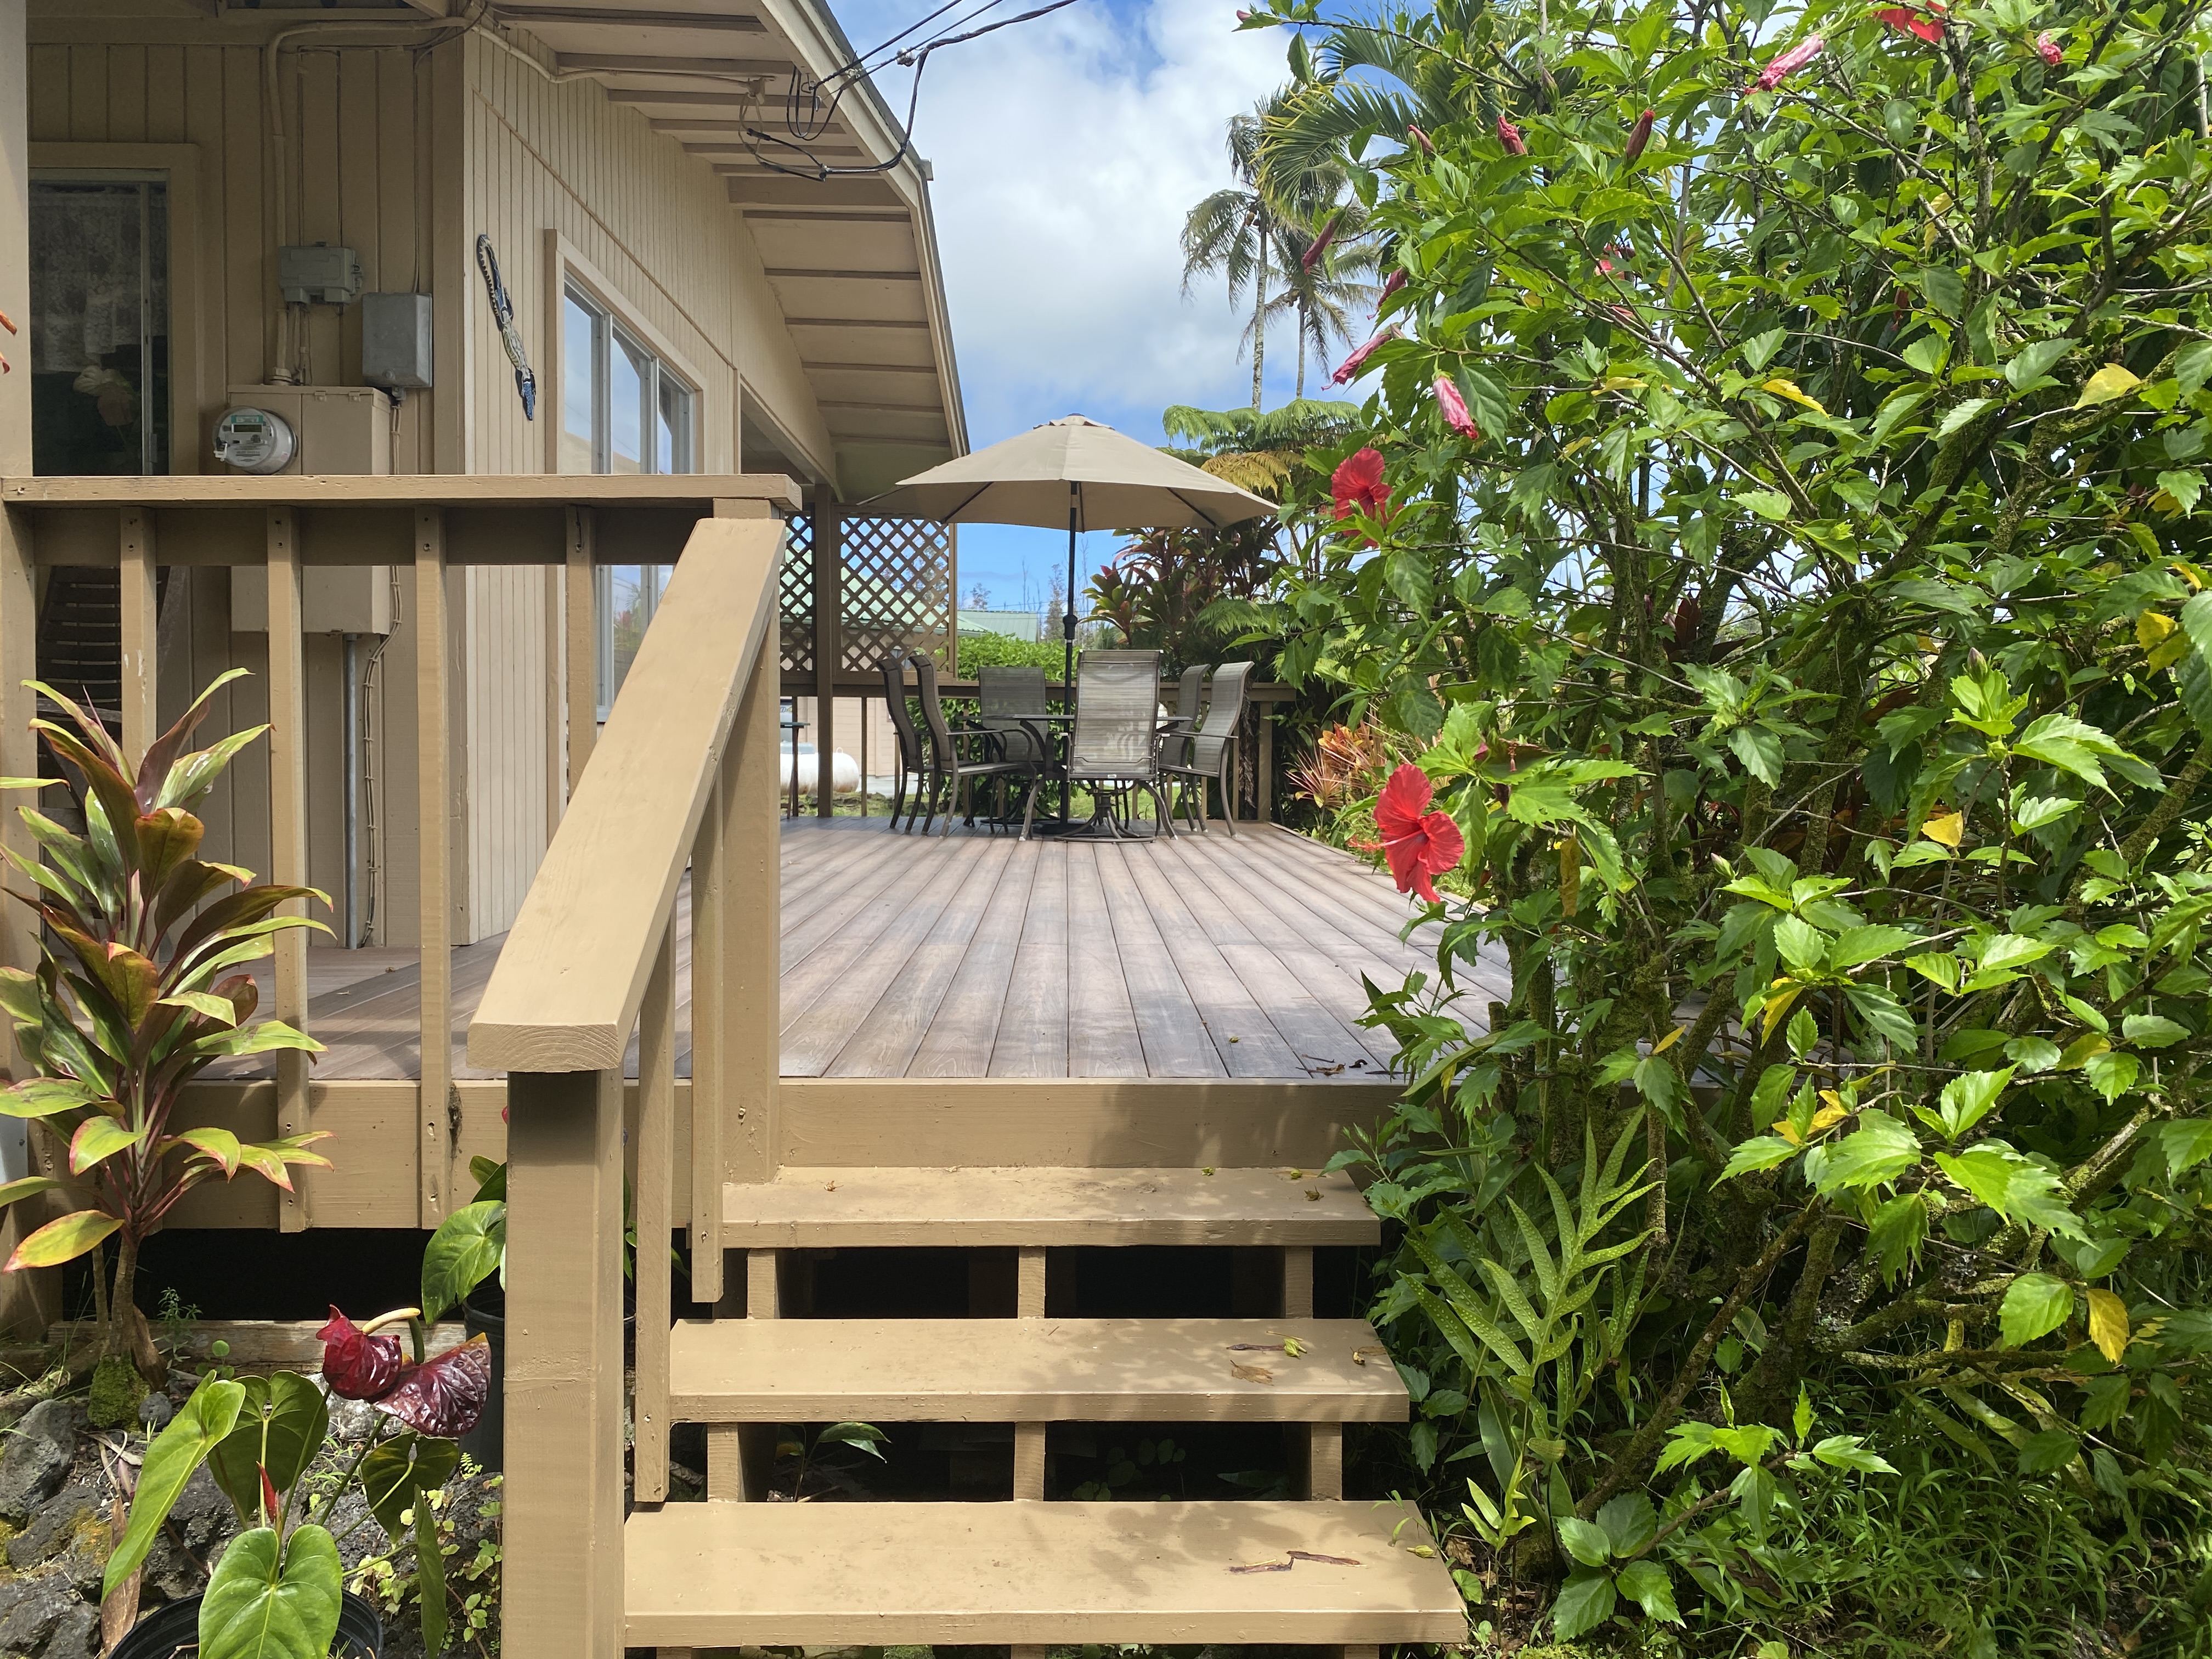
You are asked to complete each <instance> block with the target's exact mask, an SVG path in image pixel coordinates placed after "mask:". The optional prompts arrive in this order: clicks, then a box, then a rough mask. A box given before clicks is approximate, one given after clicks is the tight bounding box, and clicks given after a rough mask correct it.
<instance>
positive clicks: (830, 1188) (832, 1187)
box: [822, 1181, 837, 1193]
mask: <svg viewBox="0 0 2212 1659" xmlns="http://www.w3.org/2000/svg"><path fill="white" fill-rule="evenodd" d="M822 1190H823V1192H825V1193H834V1192H836V1190H837V1183H836V1182H834V1181H833V1182H830V1183H829V1185H828V1186H827V1187H824V1188H823V1189H822Z"/></svg>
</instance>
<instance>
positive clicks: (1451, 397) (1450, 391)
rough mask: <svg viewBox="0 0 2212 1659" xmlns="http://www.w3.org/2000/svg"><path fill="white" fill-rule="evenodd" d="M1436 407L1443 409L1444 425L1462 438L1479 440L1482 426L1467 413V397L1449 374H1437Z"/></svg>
mask: <svg viewBox="0 0 2212 1659" xmlns="http://www.w3.org/2000/svg"><path fill="white" fill-rule="evenodd" d="M1437 408H1438V409H1441V410H1443V412H1444V424H1445V425H1446V426H1448V427H1449V428H1451V429H1452V430H1453V431H1455V432H1456V433H1458V434H1459V435H1460V436H1461V437H1462V438H1472V439H1474V440H1476V441H1478V442H1479V441H1480V440H1481V437H1482V428H1480V427H1478V426H1477V425H1475V423H1474V416H1472V415H1470V414H1468V410H1467V399H1466V398H1463V397H1462V396H1461V395H1460V390H1459V387H1458V386H1456V385H1455V384H1454V383H1453V381H1452V377H1451V376H1450V375H1449V374H1439V375H1437Z"/></svg>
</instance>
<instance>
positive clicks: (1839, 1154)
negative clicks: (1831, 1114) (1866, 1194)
mask: <svg viewBox="0 0 2212 1659" xmlns="http://www.w3.org/2000/svg"><path fill="white" fill-rule="evenodd" d="M1919 1157H1920V1139H1919V1137H1918V1136H1917V1135H1915V1134H1914V1133H1912V1131H1911V1129H1910V1128H1908V1127H1906V1126H1905V1125H1904V1124H1903V1123H1900V1122H1899V1121H1898V1120H1897V1119H1895V1118H1893V1117H1892V1116H1890V1115H1889V1114H1888V1113H1887V1112H1878V1111H1873V1110H1869V1111H1864V1112H1861V1113H1860V1114H1859V1127H1858V1129H1857V1132H1856V1133H1851V1134H1848V1135H1845V1136H1844V1138H1843V1139H1841V1140H1839V1141H1838V1142H1837V1143H1836V1144H1835V1145H1834V1146H1832V1147H1830V1148H1828V1149H1827V1158H1826V1161H1825V1162H1824V1163H1823V1164H1821V1166H1820V1178H1819V1181H1818V1182H1817V1184H1818V1186H1819V1188H1820V1191H1821V1192H1823V1193H1832V1192H1835V1191H1837V1190H1838V1189H1839V1188H1844V1187H1872V1186H1875V1185H1878V1184H1879V1183H1881V1182H1885V1181H1890V1180H1893V1179H1895V1178H1896V1176H1899V1174H1901V1173H1903V1172H1904V1171H1905V1170H1906V1169H1908V1168H1909V1167H1911V1165H1912V1164H1914V1163H1916V1162H1917V1161H1918V1159H1919Z"/></svg>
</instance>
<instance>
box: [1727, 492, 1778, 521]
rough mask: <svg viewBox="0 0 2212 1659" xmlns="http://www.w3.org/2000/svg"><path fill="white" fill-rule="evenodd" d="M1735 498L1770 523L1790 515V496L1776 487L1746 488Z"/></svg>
mask: <svg viewBox="0 0 2212 1659" xmlns="http://www.w3.org/2000/svg"><path fill="white" fill-rule="evenodd" d="M1736 499H1737V500H1738V501H1741V502H1742V503H1743V505H1744V506H1745V507H1747V508H1749V509H1750V510H1751V511H1752V512H1753V513H1758V514H1759V517H1760V518H1762V519H1765V520H1768V521H1769V522H1770V523H1772V524H1780V523H1781V522H1782V521H1783V520H1785V519H1787V518H1788V517H1789V516H1790V498H1789V497H1788V496H1787V495H1784V494H1783V493H1782V492H1781V491H1780V490H1778V489H1747V490H1745V491H1744V492H1743V493H1742V494H1741V495H1738V496H1737V497H1736Z"/></svg>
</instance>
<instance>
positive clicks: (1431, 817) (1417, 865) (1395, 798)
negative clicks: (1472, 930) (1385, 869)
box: [1375, 761, 1467, 904]
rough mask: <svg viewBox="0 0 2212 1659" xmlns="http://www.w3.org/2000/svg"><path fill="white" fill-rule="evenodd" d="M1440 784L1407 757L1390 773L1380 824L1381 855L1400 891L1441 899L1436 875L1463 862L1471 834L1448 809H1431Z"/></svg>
mask: <svg viewBox="0 0 2212 1659" xmlns="http://www.w3.org/2000/svg"><path fill="white" fill-rule="evenodd" d="M1435 796H1436V788H1435V786H1433V785H1432V784H1431V783H1430V781H1429V775H1428V774H1427V773H1425V772H1424V771H1422V770H1421V769H1420V768H1419V767H1418V766H1416V765H1414V764H1413V762H1411V761H1407V763H1405V764H1404V765H1402V766H1401V767H1400V768H1399V769H1397V770H1396V771H1395V772H1393V773H1392V774H1391V775H1390V781H1389V782H1388V783H1386V784H1384V785H1383V793H1382V795H1381V797H1380V798H1379V799H1377V800H1376V803H1375V827H1376V829H1379V830H1380V831H1382V834H1383V858H1384V859H1385V860H1388V861H1389V866H1390V877H1391V879H1392V880H1394V881H1395V882H1396V883H1397V884H1398V890H1399V891H1400V892H1401V893H1417V894H1419V896H1421V897H1422V898H1423V899H1424V900H1425V901H1426V902H1429V903H1431V904H1437V903H1440V902H1442V901H1441V900H1439V899H1438V898H1437V886H1436V880H1435V878H1437V877H1438V876H1440V875H1442V874H1443V872H1445V871H1447V870H1450V869H1455V868H1456V867H1457V866H1458V864H1459V861H1460V860H1461V859H1462V858H1464V857H1465V856H1466V855H1467V840H1466V838H1465V837H1464V836H1462V835H1461V834H1460V832H1459V825H1458V824H1456V823H1453V822H1452V818H1451V814H1449V812H1431V811H1429V802H1430V801H1431V800H1432V799H1435Z"/></svg>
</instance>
